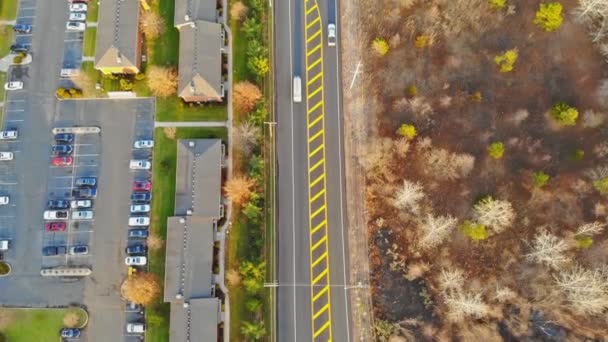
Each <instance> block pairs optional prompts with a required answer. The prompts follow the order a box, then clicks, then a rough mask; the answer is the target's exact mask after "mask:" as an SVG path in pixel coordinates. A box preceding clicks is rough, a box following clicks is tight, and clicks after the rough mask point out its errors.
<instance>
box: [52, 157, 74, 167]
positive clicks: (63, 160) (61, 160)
mask: <svg viewBox="0 0 608 342" xmlns="http://www.w3.org/2000/svg"><path fill="white" fill-rule="evenodd" d="M52 163H53V165H54V166H70V165H72V157H54V158H53V160H52Z"/></svg>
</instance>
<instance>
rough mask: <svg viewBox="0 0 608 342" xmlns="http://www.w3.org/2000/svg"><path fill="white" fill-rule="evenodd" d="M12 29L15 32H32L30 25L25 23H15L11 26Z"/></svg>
mask: <svg viewBox="0 0 608 342" xmlns="http://www.w3.org/2000/svg"><path fill="white" fill-rule="evenodd" d="M13 31H15V32H17V33H30V32H32V25H27V24H17V25H15V26H13Z"/></svg>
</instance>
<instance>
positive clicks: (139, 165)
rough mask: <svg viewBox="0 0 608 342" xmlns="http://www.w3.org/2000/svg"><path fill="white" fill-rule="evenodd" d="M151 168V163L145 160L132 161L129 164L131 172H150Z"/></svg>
mask: <svg viewBox="0 0 608 342" xmlns="http://www.w3.org/2000/svg"><path fill="white" fill-rule="evenodd" d="M151 167H152V163H150V161H148V160H145V159H133V160H131V162H130V163H129V168H130V169H131V170H150V168H151Z"/></svg>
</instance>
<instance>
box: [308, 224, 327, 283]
mask: <svg viewBox="0 0 608 342" xmlns="http://www.w3.org/2000/svg"><path fill="white" fill-rule="evenodd" d="M325 242H327V235H325V236H323V237H322V238H321V239H319V241H317V242H316V243H315V244H314V245H312V247H311V248H310V252H311V253H312V252H314V251H315V249H317V248H318V247H319V246H321V245H322V244H323V243H325ZM313 284H314V283H313Z"/></svg>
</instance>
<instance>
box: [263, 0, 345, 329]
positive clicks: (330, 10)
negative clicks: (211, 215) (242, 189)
mask: <svg viewBox="0 0 608 342" xmlns="http://www.w3.org/2000/svg"><path fill="white" fill-rule="evenodd" d="M330 1H333V0H330ZM335 6H336V3H335V2H333V3H332V2H328V1H326V0H323V1H316V0H309V1H289V2H274V11H275V15H274V18H275V25H276V27H275V68H276V88H275V89H276V98H277V103H276V112H277V140H278V141H277V158H278V182H277V187H278V201H277V202H278V224H277V230H278V232H277V233H278V234H277V235H278V258H277V260H278V285H279V288H278V298H277V301H278V303H277V305H278V309H277V314H278V336H277V340H278V341H329V340H332V341H350V340H351V327H350V307H349V298H348V291H349V290H348V288H349V285H350V284H349V282H348V259H347V256H348V246H347V240H346V237H347V234H346V229H347V227H346V226H345V223H344V221H345V198H344V179H343V177H344V176H343V153H342V131H341V129H342V123H341V120H342V115H341V106H340V100H341V94H340V88H339V84H340V81H339V77H340V74H339V64H338V54H339V50H338V48H339V47H328V46H327V40H326V38H327V30H326V29H327V24H328V23H330V22H333V23H336V21H335V20H336V18H335V13H336V12H337V8H336V7H335ZM336 26H337V27H339V24H338V23H336ZM338 36H339V29H338ZM338 45H339V44H338ZM296 75H298V76H300V77H301V78H302V102H301V103H294V102H293V94H292V85H293V77H294V76H296Z"/></svg>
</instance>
